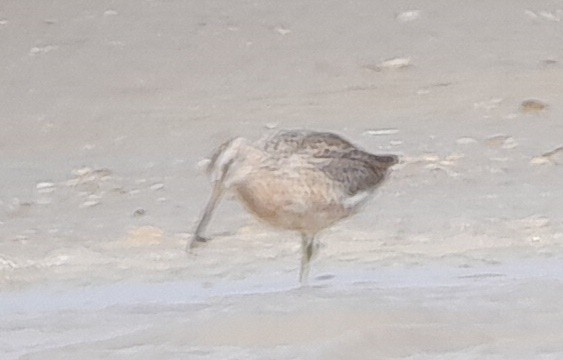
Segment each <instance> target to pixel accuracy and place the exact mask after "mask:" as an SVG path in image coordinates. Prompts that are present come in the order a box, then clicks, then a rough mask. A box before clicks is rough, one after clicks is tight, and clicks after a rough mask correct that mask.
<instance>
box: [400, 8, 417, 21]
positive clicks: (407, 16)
mask: <svg viewBox="0 0 563 360" xmlns="http://www.w3.org/2000/svg"><path fill="white" fill-rule="evenodd" d="M419 17H420V10H409V11H404V12H402V13H400V14H398V15H397V17H396V19H397V20H398V21H400V22H409V21H413V20H416V19H418V18H419Z"/></svg>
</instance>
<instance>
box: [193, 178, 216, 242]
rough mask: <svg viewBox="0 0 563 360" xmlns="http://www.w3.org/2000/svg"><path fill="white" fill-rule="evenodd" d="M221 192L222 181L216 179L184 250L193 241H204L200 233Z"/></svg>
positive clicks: (209, 217)
mask: <svg viewBox="0 0 563 360" xmlns="http://www.w3.org/2000/svg"><path fill="white" fill-rule="evenodd" d="M222 194H223V183H222V181H216V182H215V183H214V184H213V190H212V192H211V197H210V198H209V200H208V201H207V205H206V206H205V210H204V211H203V215H202V216H201V219H200V220H199V223H198V224H197V228H196V230H195V233H194V236H193V237H192V238H191V239H190V240H189V241H188V244H187V246H186V251H189V250H190V249H191V248H192V247H193V246H194V242H196V241H198V242H205V241H207V239H206V238H205V237H203V236H202V235H201V234H202V233H203V232H204V231H205V228H206V226H207V223H208V222H209V220H210V219H211V215H212V214H213V210H215V207H216V206H217V204H218V203H219V200H220V199H221V195H222Z"/></svg>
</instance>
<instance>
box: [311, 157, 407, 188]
mask: <svg viewBox="0 0 563 360" xmlns="http://www.w3.org/2000/svg"><path fill="white" fill-rule="evenodd" d="M397 160H398V159H397V157H396V156H394V155H383V156H380V155H373V154H369V153H366V152H363V151H360V150H354V151H350V152H348V153H343V154H341V156H340V157H330V158H326V161H325V162H323V163H321V164H320V169H321V170H322V171H323V172H324V173H325V174H326V175H327V176H328V177H330V178H331V179H332V180H334V181H336V182H338V183H339V184H340V185H341V186H342V187H343V189H344V191H345V192H346V193H348V194H349V195H355V194H357V193H358V192H361V191H367V190H371V189H374V188H375V187H376V186H377V185H379V184H380V183H381V182H382V181H383V180H384V179H385V175H386V173H387V170H388V169H389V167H390V166H392V165H394V164H396V163H397Z"/></svg>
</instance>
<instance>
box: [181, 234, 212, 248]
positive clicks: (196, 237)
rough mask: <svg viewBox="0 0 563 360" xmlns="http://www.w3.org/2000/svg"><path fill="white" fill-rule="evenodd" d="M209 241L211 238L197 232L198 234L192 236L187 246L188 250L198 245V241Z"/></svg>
mask: <svg viewBox="0 0 563 360" xmlns="http://www.w3.org/2000/svg"><path fill="white" fill-rule="evenodd" d="M208 241H209V238H207V237H203V236H201V235H197V234H196V235H194V236H192V238H191V239H190V240H189V241H188V245H187V246H186V251H190V250H191V249H193V248H194V247H196V246H197V244H198V243H204V242H208Z"/></svg>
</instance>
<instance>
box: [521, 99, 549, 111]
mask: <svg viewBox="0 0 563 360" xmlns="http://www.w3.org/2000/svg"><path fill="white" fill-rule="evenodd" d="M547 108H548V105H547V104H546V103H545V102H543V101H541V100H536V99H528V100H524V101H522V103H521V104H520V111H522V112H525V113H532V112H540V111H543V110H545V109H547Z"/></svg>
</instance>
